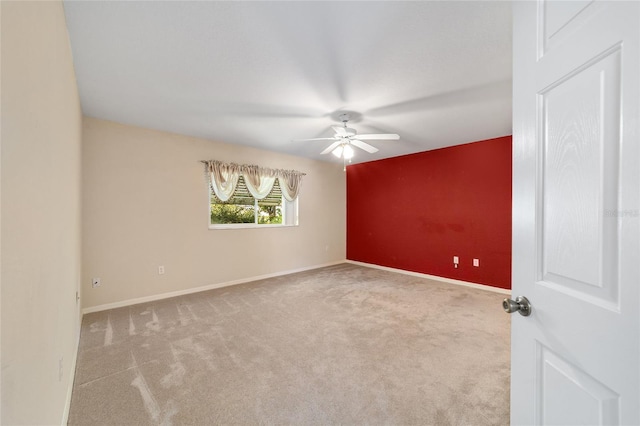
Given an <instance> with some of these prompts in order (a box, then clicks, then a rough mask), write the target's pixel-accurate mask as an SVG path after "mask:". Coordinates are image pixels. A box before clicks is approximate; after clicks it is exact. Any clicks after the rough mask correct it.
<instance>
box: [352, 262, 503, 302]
mask: <svg viewBox="0 0 640 426" xmlns="http://www.w3.org/2000/svg"><path fill="white" fill-rule="evenodd" d="M345 262H347V263H353V264H354V265H360V266H366V267H368V268H374V269H382V270H383V271H390V272H397V273H399V274H405V275H411V276H412V277H419V278H427V279H430V280H436V281H442V282H445V283H449V284H455V285H461V286H465V287H471V288H476V289H479V290H486V291H493V292H494V293H500V294H511V290H507V289H504V288H499V287H492V286H490V285H485V284H477V283H471V282H468V281H461V280H455V279H453V278H445V277H439V276H437V275H429V274H423V273H420V272H411V271H405V270H404V269H396V268H389V267H388V266H380V265H375V264H373V263H364V262H358V261H357V260H348V259H347V260H346V261H345Z"/></svg>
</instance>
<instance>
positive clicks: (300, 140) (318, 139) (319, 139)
mask: <svg viewBox="0 0 640 426" xmlns="http://www.w3.org/2000/svg"><path fill="white" fill-rule="evenodd" d="M335 140H336V138H313V139H294V140H293V142H306V141H335Z"/></svg>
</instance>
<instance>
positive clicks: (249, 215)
mask: <svg viewBox="0 0 640 426" xmlns="http://www.w3.org/2000/svg"><path fill="white" fill-rule="evenodd" d="M209 192H210V193H211V224H212V225H215V224H229V223H255V220H256V219H255V200H254V198H253V197H252V196H251V194H250V193H249V190H248V189H247V185H246V184H245V183H244V178H243V177H242V176H240V179H238V185H237V186H236V192H234V193H233V196H232V197H231V198H230V199H229V200H228V201H225V202H222V201H220V199H219V198H218V197H216V194H215V193H214V192H213V190H212V189H211V188H210V189H209Z"/></svg>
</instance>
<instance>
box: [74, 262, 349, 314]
mask: <svg viewBox="0 0 640 426" xmlns="http://www.w3.org/2000/svg"><path fill="white" fill-rule="evenodd" d="M341 263H345V261H344V260H339V261H336V262H330V263H324V264H322V265H314V266H305V267H303V268H297V269H291V270H288V271H280V272H275V273H272V274H265V275H258V276H254V277H247V278H241V279H238V280H234V281H227V282H223V283H215V284H209V285H204V286H200V287H194V288H188V289H185V290H178V291H171V292H168V293H161V294H154V295H152V296H145V297H137V298H135V299H128V300H122V301H120V302H113V303H106V304H104V305H97V306H90V307H88V308H84V309H83V310H82V314H83V315H84V314H90V313H92V312H100V311H106V310H108V309H115V308H122V307H124V306H131V305H137V304H139V303H147V302H154V301H156V300H162V299H168V298H170V297H176V296H183V295H185V294H192V293H199V292H201V291H207V290H213V289H216V288H222V287H229V286H232V285H236V284H244V283H248V282H251V281H258V280H264V279H266V278H274V277H280V276H282V275H289V274H295V273H297V272H304V271H310V270H312V269H318V268H324V267H326V266H333V265H339V264H341Z"/></svg>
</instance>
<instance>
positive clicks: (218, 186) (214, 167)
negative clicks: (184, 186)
mask: <svg viewBox="0 0 640 426" xmlns="http://www.w3.org/2000/svg"><path fill="white" fill-rule="evenodd" d="M206 164H207V169H208V171H209V176H210V181H211V187H212V188H213V192H215V194H216V197H218V198H219V199H220V201H227V200H229V198H231V196H232V195H233V193H234V192H235V191H236V185H237V184H238V178H239V177H240V166H238V165H237V164H234V163H222V162H220V161H207V162H206Z"/></svg>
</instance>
